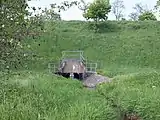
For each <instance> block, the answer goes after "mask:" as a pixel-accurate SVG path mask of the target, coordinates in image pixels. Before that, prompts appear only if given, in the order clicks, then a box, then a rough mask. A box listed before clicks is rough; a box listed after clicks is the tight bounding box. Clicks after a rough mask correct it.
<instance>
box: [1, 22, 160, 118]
mask: <svg viewBox="0 0 160 120" xmlns="http://www.w3.org/2000/svg"><path fill="white" fill-rule="evenodd" d="M46 27H48V29H50V30H51V31H50V33H46V34H45V35H43V36H41V37H40V38H38V39H34V40H33V39H27V40H26V41H27V44H30V46H31V47H30V48H29V49H30V50H31V51H33V52H35V53H36V54H38V56H37V57H36V60H35V59H34V60H33V61H32V62H31V61H28V62H29V66H28V68H29V70H28V71H32V72H31V73H27V72H22V71H21V72H20V73H21V74H20V76H14V77H12V78H11V79H10V80H9V83H12V84H8V83H7V85H5V84H2V86H1V87H2V88H3V89H2V91H1V105H0V113H3V115H2V116H0V117H1V119H2V120H6V119H8V117H9V115H10V117H11V118H12V119H13V120H17V119H23V120H28V119H38V118H37V117H41V118H43V117H46V119H47V120H50V119H51V120H53V119H56V120H63V119H64V120H66V119H68V120H75V119H77V120H79V119H85V120H94V119H106V120H114V119H115V120H119V119H120V116H122V114H124V113H135V114H137V115H139V116H140V117H141V118H143V119H145V120H151V119H152V120H159V119H160V115H159V112H160V111H159V107H160V104H159V103H160V97H159V94H160V93H159V91H160V88H159V86H160V84H159V81H160V74H159V65H160V56H159V55H160V40H159V39H160V26H159V23H158V22H139V23H138V22H118V23H117V22H108V23H103V24H100V25H99V29H100V30H99V32H98V33H94V32H93V30H92V28H91V27H89V24H88V23H84V22H73V21H72V22H62V23H61V24H57V25H56V30H54V32H53V31H52V29H53V28H54V27H55V26H52V25H48V26H46ZM26 49H27V48H26ZM77 49H81V50H84V52H85V56H86V57H87V58H88V59H89V60H93V61H94V62H98V63H101V64H100V65H101V66H100V69H101V70H100V71H103V72H101V73H102V74H104V75H107V76H109V77H112V78H113V82H112V83H110V84H107V85H101V86H99V87H98V89H97V90H96V91H88V90H86V89H84V88H83V87H82V85H81V84H80V82H78V81H72V80H66V79H63V78H55V77H52V76H50V75H47V73H46V71H45V70H47V63H48V62H49V61H51V60H57V58H59V57H60V56H61V51H62V50H77ZM38 71H39V72H38ZM15 81H17V82H16V83H17V84H18V83H20V85H13V83H14V82H15ZM4 88H5V89H4ZM4 91H5V92H4Z"/></svg>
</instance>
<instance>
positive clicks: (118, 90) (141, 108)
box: [98, 71, 160, 120]
mask: <svg viewBox="0 0 160 120" xmlns="http://www.w3.org/2000/svg"><path fill="white" fill-rule="evenodd" d="M113 81H114V82H112V83H109V84H106V85H101V86H99V87H98V91H99V92H100V94H103V96H105V97H106V99H108V101H110V102H111V104H114V105H117V106H118V107H117V109H119V111H120V112H121V113H128V114H129V113H134V114H136V115H138V116H139V117H140V118H141V119H143V120H159V119H160V114H159V113H160V109H159V106H160V104H159V103H160V96H159V94H160V74H159V72H157V71H154V72H145V73H135V74H128V75H122V76H116V77H115V78H114V80H113Z"/></svg>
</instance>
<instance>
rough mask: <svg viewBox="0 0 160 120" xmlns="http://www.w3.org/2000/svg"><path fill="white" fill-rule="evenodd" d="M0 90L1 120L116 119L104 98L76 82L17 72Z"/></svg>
mask: <svg viewBox="0 0 160 120" xmlns="http://www.w3.org/2000/svg"><path fill="white" fill-rule="evenodd" d="M0 88H1V91H0V92H1V94H0V100H1V102H0V114H1V116H0V119H1V120H8V119H11V120H29V119H30V120H38V119H39V120H41V119H45V120H79V119H84V120H97V119H98V120H101V119H102V120H116V112H115V111H114V109H113V108H111V107H110V105H109V104H108V103H107V101H106V100H105V99H104V97H103V96H100V95H99V94H98V93H97V92H96V91H88V90H87V89H84V88H83V86H82V84H81V83H80V82H79V81H73V80H71V79H64V78H61V77H54V76H51V75H48V73H47V74H46V73H42V72H38V73H37V72H30V73H29V72H27V71H24V72H22V71H21V72H18V73H17V74H15V75H12V76H11V77H10V79H9V81H8V83H7V84H1V86H0Z"/></svg>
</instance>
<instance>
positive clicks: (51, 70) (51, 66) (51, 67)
mask: <svg viewBox="0 0 160 120" xmlns="http://www.w3.org/2000/svg"><path fill="white" fill-rule="evenodd" d="M58 68H59V65H58V64H57V63H48V70H49V73H51V74H54V73H56V72H58Z"/></svg>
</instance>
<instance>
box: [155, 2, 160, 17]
mask: <svg viewBox="0 0 160 120" xmlns="http://www.w3.org/2000/svg"><path fill="white" fill-rule="evenodd" d="M155 9H156V11H157V12H158V13H159V16H160V0H158V1H157V3H156V6H155Z"/></svg>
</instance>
